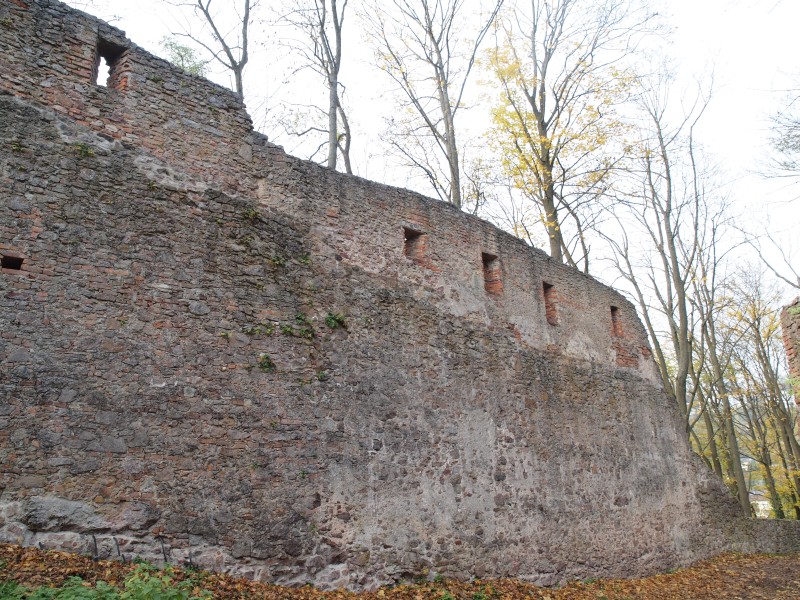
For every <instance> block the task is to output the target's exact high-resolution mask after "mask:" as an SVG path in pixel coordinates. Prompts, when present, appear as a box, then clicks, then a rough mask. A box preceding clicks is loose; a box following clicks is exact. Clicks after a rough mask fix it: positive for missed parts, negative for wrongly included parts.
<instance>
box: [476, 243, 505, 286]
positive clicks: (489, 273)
mask: <svg viewBox="0 0 800 600" xmlns="http://www.w3.org/2000/svg"><path fill="white" fill-rule="evenodd" d="M481 260H482V261H483V287H484V289H485V290H486V292H487V293H488V294H491V295H492V296H501V295H502V294H503V274H502V271H501V269H500V259H499V258H497V256H495V255H494V254H487V253H486V252H482V253H481Z"/></svg>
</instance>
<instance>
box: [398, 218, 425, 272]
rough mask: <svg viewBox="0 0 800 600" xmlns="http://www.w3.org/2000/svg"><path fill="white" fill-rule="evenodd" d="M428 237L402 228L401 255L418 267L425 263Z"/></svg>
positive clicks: (419, 232)
mask: <svg viewBox="0 0 800 600" xmlns="http://www.w3.org/2000/svg"><path fill="white" fill-rule="evenodd" d="M427 244H428V236H427V235H425V234H424V233H422V232H421V231H416V230H414V229H409V228H408V227H403V254H405V255H406V256H407V257H408V258H410V259H411V260H413V261H414V262H415V263H417V264H418V265H421V264H423V263H424V262H425V259H426V246H427Z"/></svg>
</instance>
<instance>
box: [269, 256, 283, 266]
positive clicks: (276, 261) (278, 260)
mask: <svg viewBox="0 0 800 600" xmlns="http://www.w3.org/2000/svg"><path fill="white" fill-rule="evenodd" d="M269 262H271V263H272V265H273V266H275V267H285V266H286V259H285V258H283V257H282V256H278V255H277V254H276V255H275V256H273V257H272V258H270V259H269Z"/></svg>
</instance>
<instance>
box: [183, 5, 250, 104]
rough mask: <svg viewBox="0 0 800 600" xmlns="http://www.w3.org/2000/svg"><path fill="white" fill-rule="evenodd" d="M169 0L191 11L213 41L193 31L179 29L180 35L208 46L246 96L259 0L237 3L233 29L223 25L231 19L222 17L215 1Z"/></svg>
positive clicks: (238, 90)
mask: <svg viewBox="0 0 800 600" xmlns="http://www.w3.org/2000/svg"><path fill="white" fill-rule="evenodd" d="M168 1H169V2H170V4H172V5H173V6H177V7H179V8H182V9H184V10H191V11H192V12H193V13H194V14H195V16H196V17H198V18H199V19H200V21H201V22H202V23H203V26H204V28H205V29H206V30H207V31H208V32H209V33H210V34H211V37H212V39H213V42H209V41H207V38H205V37H202V36H200V35H197V34H195V33H191V31H186V32H179V33H176V35H181V36H184V37H188V38H190V39H191V40H193V41H194V42H195V43H197V44H199V45H200V46H202V47H203V48H205V49H206V51H208V52H209V53H210V54H211V56H212V57H213V60H216V61H217V62H219V63H220V64H221V65H223V66H224V67H225V68H226V69H228V70H229V71H230V72H231V74H232V75H233V80H234V88H235V91H236V95H238V96H239V97H240V98H244V68H245V66H246V65H247V61H248V60H249V51H248V46H249V37H248V35H249V34H248V31H249V28H250V25H251V22H252V10H253V9H254V8H255V7H256V6H257V5H258V2H259V0H243V4H242V7H241V10H240V9H239V7H238V6H237V5H234V7H233V10H234V11H235V14H236V19H235V25H234V26H233V27H231V28H230V30H227V28H225V27H224V26H223V23H227V22H228V21H229V19H228V18H227V17H223V16H221V14H220V12H219V11H218V10H216V8H217V6H216V5H215V6H214V7H213V8H212V6H211V5H212V2H213V0H191V1H188V0H168ZM237 4H238V2H237Z"/></svg>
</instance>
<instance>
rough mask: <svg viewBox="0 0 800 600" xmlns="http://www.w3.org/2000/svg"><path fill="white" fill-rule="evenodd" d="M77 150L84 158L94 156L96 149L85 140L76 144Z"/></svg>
mask: <svg viewBox="0 0 800 600" xmlns="http://www.w3.org/2000/svg"><path fill="white" fill-rule="evenodd" d="M75 152H76V153H77V154H78V156H82V157H84V158H87V157H90V156H94V150H92V149H91V147H90V146H89V144H85V143H83V142H81V143H79V144H75Z"/></svg>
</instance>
